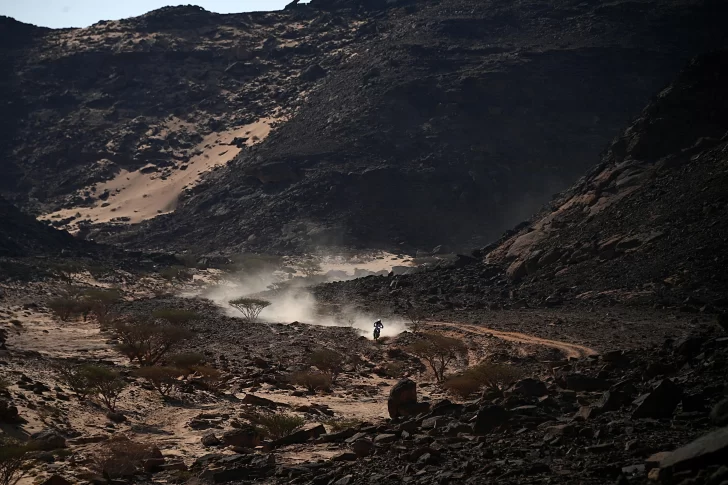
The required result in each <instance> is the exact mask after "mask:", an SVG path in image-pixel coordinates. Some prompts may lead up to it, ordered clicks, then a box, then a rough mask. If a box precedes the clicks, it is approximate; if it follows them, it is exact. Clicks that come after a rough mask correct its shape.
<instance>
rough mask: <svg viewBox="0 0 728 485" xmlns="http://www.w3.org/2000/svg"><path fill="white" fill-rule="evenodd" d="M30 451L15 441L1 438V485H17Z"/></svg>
mask: <svg viewBox="0 0 728 485" xmlns="http://www.w3.org/2000/svg"><path fill="white" fill-rule="evenodd" d="M28 451H29V450H28V448H27V447H26V446H24V445H22V444H20V443H18V442H17V441H15V440H14V439H11V438H9V437H5V436H0V485H15V484H16V483H18V482H19V481H20V479H21V478H22V477H23V462H24V461H25V459H26V457H27V455H28Z"/></svg>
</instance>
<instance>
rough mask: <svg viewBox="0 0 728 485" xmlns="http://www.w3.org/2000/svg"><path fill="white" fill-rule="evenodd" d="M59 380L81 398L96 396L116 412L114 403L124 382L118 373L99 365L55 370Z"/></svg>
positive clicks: (122, 388) (124, 384) (124, 385)
mask: <svg viewBox="0 0 728 485" xmlns="http://www.w3.org/2000/svg"><path fill="white" fill-rule="evenodd" d="M57 370H58V372H59V374H60V380H61V382H63V383H64V384H66V385H67V386H68V387H69V388H70V389H71V390H72V391H73V392H75V393H76V394H78V395H79V396H81V397H84V398H85V397H88V396H92V395H93V396H96V397H97V398H98V399H99V400H100V401H101V403H102V404H104V405H105V406H106V407H107V408H108V409H109V410H110V411H115V410H116V401H117V400H118V399H119V395H120V394H121V391H123V390H124V387H126V382H125V381H124V380H123V379H122V378H121V377H120V376H119V373H118V372H116V371H114V370H112V369H109V368H108V367H104V366H101V365H91V364H88V365H80V366H75V367H71V366H68V367H61V366H59V367H58V368H57Z"/></svg>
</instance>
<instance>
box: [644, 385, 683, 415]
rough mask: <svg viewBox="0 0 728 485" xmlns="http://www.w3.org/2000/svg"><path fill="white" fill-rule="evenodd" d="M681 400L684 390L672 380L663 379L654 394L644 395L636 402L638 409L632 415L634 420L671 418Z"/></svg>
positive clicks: (653, 391)
mask: <svg viewBox="0 0 728 485" xmlns="http://www.w3.org/2000/svg"><path fill="white" fill-rule="evenodd" d="M681 399H682V390H681V389H680V388H679V387H678V386H677V385H676V384H675V383H673V382H672V381H671V380H670V379H663V380H661V381H660V382H658V383H657V385H656V386H655V388H654V389H653V390H652V392H649V393H647V394H643V395H641V396H640V397H638V398H637V399H636V400H635V401H634V403H633V404H635V405H637V408H636V409H635V410H634V412H633V413H632V418H633V419H638V418H658V419H659V418H662V419H667V418H670V417H671V416H672V413H673V412H674V411H675V408H676V407H677V405H678V404H680V400H681Z"/></svg>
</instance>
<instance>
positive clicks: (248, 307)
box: [229, 298, 270, 323]
mask: <svg viewBox="0 0 728 485" xmlns="http://www.w3.org/2000/svg"><path fill="white" fill-rule="evenodd" d="M229 303H230V306H231V307H233V308H235V309H237V310H238V311H239V312H240V313H242V314H243V320H245V321H246V322H251V323H252V322H256V321H257V320H258V317H259V316H260V312H262V311H263V310H264V309H265V308H267V307H269V306H270V302H269V301H267V300H261V299H259V298H237V299H235V300H231V301H230V302H229Z"/></svg>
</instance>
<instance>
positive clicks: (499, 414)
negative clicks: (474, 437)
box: [473, 404, 511, 435]
mask: <svg viewBox="0 0 728 485" xmlns="http://www.w3.org/2000/svg"><path fill="white" fill-rule="evenodd" d="M510 416H511V415H510V413H509V412H508V411H507V410H506V409H504V408H503V407H502V406H498V405H494V404H493V405H487V406H483V407H482V408H480V410H479V411H478V414H477V416H476V417H475V423H474V424H473V433H474V434H479V435H482V434H487V433H489V432H491V431H493V430H494V429H496V428H497V427H499V426H502V425H503V424H505V423H507V422H508V420H509V419H510Z"/></svg>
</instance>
